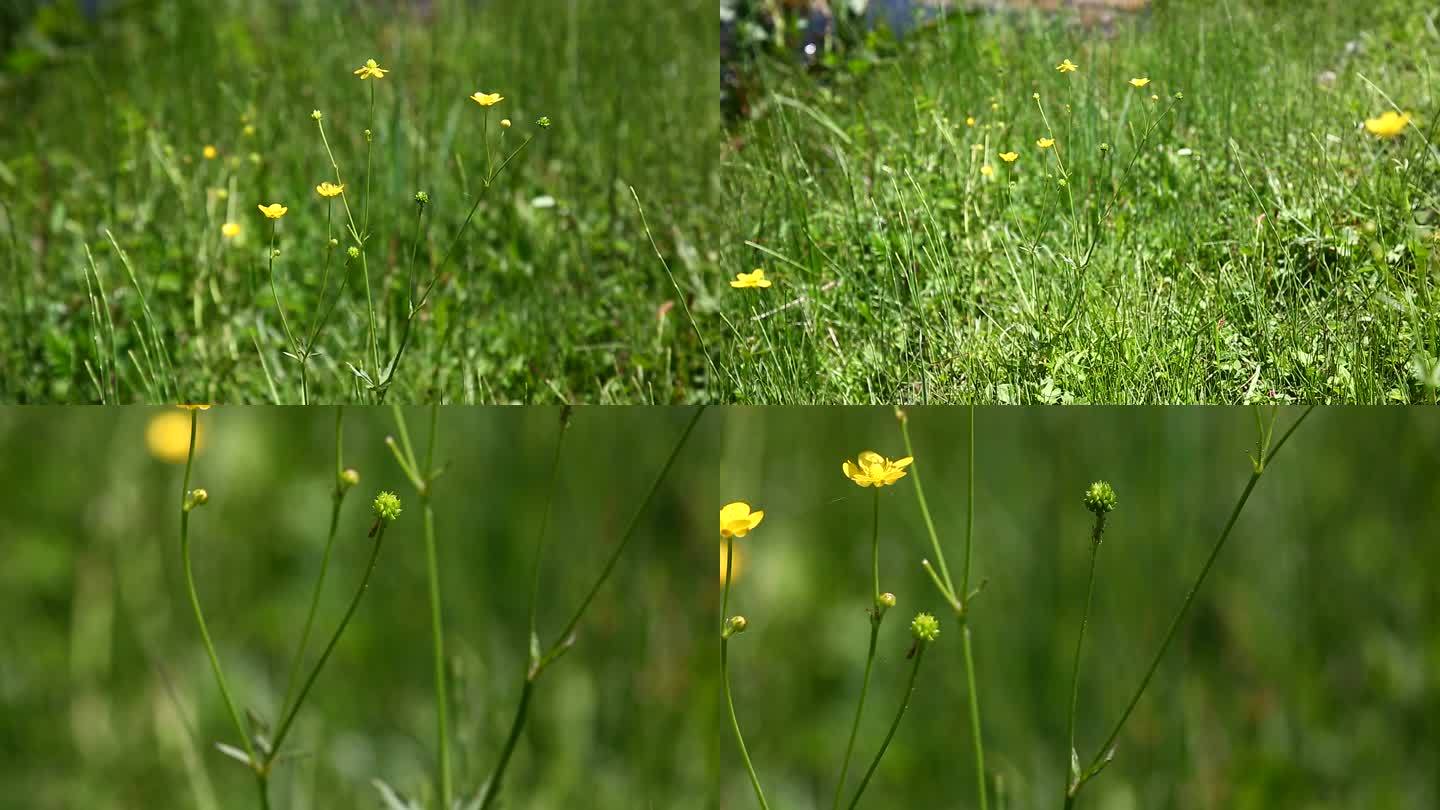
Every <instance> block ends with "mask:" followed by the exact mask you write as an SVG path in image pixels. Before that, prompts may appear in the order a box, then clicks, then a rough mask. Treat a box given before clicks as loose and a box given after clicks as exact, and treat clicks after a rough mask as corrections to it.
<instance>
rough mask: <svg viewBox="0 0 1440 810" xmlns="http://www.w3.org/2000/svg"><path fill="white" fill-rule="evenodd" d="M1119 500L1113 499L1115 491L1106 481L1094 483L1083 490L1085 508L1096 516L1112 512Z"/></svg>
mask: <svg viewBox="0 0 1440 810" xmlns="http://www.w3.org/2000/svg"><path fill="white" fill-rule="evenodd" d="M1118 502H1119V499H1117V498H1116V497H1115V489H1114V488H1113V487H1111V486H1110V483H1109V482H1108V481H1096V482H1095V483H1093V484H1091V485H1090V488H1089V489H1086V490H1085V508H1086V509H1089V510H1090V511H1091V512H1094V513H1095V514H1097V515H1103V514H1105V513H1106V512H1111V511H1114V509H1115V505H1116V504H1117V503H1118Z"/></svg>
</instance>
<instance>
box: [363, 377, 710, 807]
mask: <svg viewBox="0 0 1440 810" xmlns="http://www.w3.org/2000/svg"><path fill="white" fill-rule="evenodd" d="M392 410H393V412H394V417H395V424H396V432H397V433H398V435H399V437H400V438H399V440H398V441H397V440H396V439H395V438H393V437H389V438H387V439H386V442H385V443H386V445H387V446H388V447H389V448H390V451H391V453H392V455H394V457H395V460H396V462H397V463H398V464H399V465H400V468H401V470H402V471H403V472H404V473H405V476H406V478H407V479H409V481H410V483H411V485H412V486H413V487H414V488H415V492H416V495H417V496H418V497H419V500H420V503H421V509H422V511H423V513H424V515H423V518H424V520H423V524H424V531H425V548H426V568H427V574H428V576H427V580H428V583H429V593H430V611H431V636H432V643H433V653H434V662H433V664H434V677H435V711H436V747H437V752H438V753H437V774H436V790H437V795H438V797H439V805H438V806H439V807H441V808H443V809H444V810H450V808H454V807H461V806H463V807H465V808H467V810H488V808H492V807H495V806H498V802H499V797H500V792H501V787H502V786H503V783H504V777H505V773H506V771H507V769H508V768H509V765H510V761H511V759H512V757H513V756H514V754H515V750H516V747H517V745H518V743H519V741H520V735H521V734H522V732H524V730H525V726H526V723H527V722H528V720H529V717H530V714H529V712H530V704H531V701H532V698H533V696H534V691H535V687H536V684H537V683H538V682H539V680H540V677H541V675H543V674H544V673H545V671H546V670H547V669H548V668H549V667H550V666H551V665H552V664H554V663H555V662H556V661H557V660H559V659H560V657H561V656H563V655H564V654H565V653H567V652H569V650H570V648H571V647H572V646H574V644H575V641H576V631H577V628H578V626H579V624H580V621H581V620H582V619H583V618H584V617H585V614H586V612H587V611H588V610H589V608H590V605H591V604H592V603H593V602H594V600H595V597H596V595H597V594H598V593H599V592H600V589H601V588H602V587H604V585H605V583H606V581H607V580H609V578H610V575H611V573H612V572H613V571H614V570H615V566H616V565H617V564H618V563H619V561H620V557H621V556H622V555H623V554H624V552H625V549H626V547H627V546H628V545H629V544H630V541H631V540H632V539H633V538H634V536H635V534H636V532H637V530H638V529H639V526H640V519H641V517H643V516H644V514H645V513H646V512H647V511H648V509H649V507H650V504H651V502H652V501H654V499H655V496H656V494H657V493H658V492H659V491H660V487H661V485H662V484H663V483H664V482H665V480H666V479H667V478H668V477H669V474H670V469H671V468H672V467H673V466H674V464H675V461H676V459H677V458H678V457H679V455H680V451H681V450H682V449H683V448H684V447H685V445H686V443H687V442H688V441H689V438H690V435H691V433H692V432H693V431H694V429H695V425H696V424H697V423H698V422H699V421H700V417H701V416H703V415H704V412H705V408H704V407H703V406H702V407H699V408H696V409H695V411H694V413H693V415H692V416H691V418H690V421H689V422H688V423H687V424H686V426H685V429H684V431H683V432H682V433H681V434H680V437H679V439H678V440H677V441H676V443H675V445H674V447H673V448H672V449H671V451H670V455H669V456H668V457H667V458H666V460H665V464H664V466H662V467H661V469H660V471H659V473H658V474H657V475H656V476H655V478H654V480H653V481H652V483H651V485H650V488H649V490H648V491H647V493H646V495H645V498H644V500H643V501H641V503H640V506H639V507H638V508H637V509H636V510H635V512H634V513H633V514H632V516H631V518H630V521H629V523H628V524H627V526H626V528H625V531H624V533H623V534H622V535H621V537H620V540H619V542H618V543H617V544H616V546H615V548H614V549H613V550H612V551H611V552H610V555H609V557H607V558H606V561H605V563H604V564H603V565H602V566H601V569H600V572H599V574H598V575H597V576H596V578H595V580H594V582H593V584H592V585H591V587H590V589H589V590H588V591H587V592H586V594H585V596H584V597H583V598H582V600H581V601H580V604H579V606H578V607H577V608H576V609H575V611H574V613H573V614H571V617H570V619H569V620H568V621H567V622H566V623H565V626H564V628H563V629H562V630H561V631H560V633H559V635H558V636H557V637H556V640H555V641H554V642H553V643H551V644H550V645H548V646H547V645H545V644H543V643H542V642H541V640H540V635H539V632H538V629H537V623H536V613H537V610H538V607H539V603H540V583H541V576H540V575H541V566H542V563H543V560H544V550H545V542H546V533H547V531H548V528H549V523H550V511H551V505H552V502H553V499H554V494H555V489H556V482H557V480H558V476H559V469H560V459H561V450H562V448H563V446H564V438H565V434H566V433H567V431H568V429H569V427H570V422H571V415H572V414H571V409H570V408H569V407H568V406H567V407H565V408H562V409H561V412H560V420H559V421H560V424H559V432H558V435H557V437H556V441H555V452H554V455H553V457H552V459H551V463H550V476H549V486H548V489H547V490H546V496H545V506H544V509H543V512H542V514H541V522H540V531H539V534H538V536H537V537H536V541H535V565H534V569H533V570H534V575H533V577H532V579H531V586H530V600H529V606H530V607H529V651H528V656H527V659H526V665H525V668H524V670H523V672H522V673H521V684H520V697H519V701H518V703H517V705H516V708H515V718H514V720H513V721H512V722H511V726H510V732H509V734H508V735H507V736H506V739H505V742H504V744H503V746H502V748H501V752H500V756H499V759H498V760H497V762H496V763H495V766H494V768H493V769H492V770H491V772H490V775H489V777H488V778H487V779H485V781H484V782H482V783H481V784H480V786H479V787H478V788H477V789H475V790H474V791H473V796H472V798H470V799H468V800H462V799H460V798H458V794H459V793H460V788H458V787H457V786H456V784H455V782H456V780H455V776H454V774H453V769H452V763H451V756H450V747H451V740H450V734H451V732H450V731H449V728H448V706H449V687H448V684H447V680H446V677H445V644H444V625H443V621H442V611H441V605H442V602H443V600H442V589H441V584H440V578H439V565H438V562H437V557H438V554H437V544H436V540H435V525H434V512H433V510H432V508H431V504H430V499H431V497H432V494H433V484H434V482H435V480H436V479H437V478H439V476H440V475H441V473H442V472H443V467H436V466H435V459H434V452H435V447H436V435H437V423H438V420H439V409H438V406H434V405H432V406H431V407H430V410H429V430H428V433H427V439H426V444H425V454H424V456H423V457H421V456H417V455H416V453H415V449H414V445H413V444H412V442H411V440H410V435H409V430H408V428H407V427H406V423H405V417H404V414H403V412H402V411H401V410H400V408H399V407H397V406H392ZM377 508H379V505H378V504H377ZM376 784H377V786H378V787H380V789H381V792H382V794H383V795H385V796H387V797H398V796H399V792H398V791H396V790H395V789H394V788H392V787H390V786H389V785H386V784H384V783H383V782H381V781H379V780H376ZM395 801H396V802H400V800H399V799H398V798H397V799H395ZM462 801H463V805H462V803H461V802H462ZM402 804H403V803H402ZM409 806H414V805H413V804H412V805H409Z"/></svg>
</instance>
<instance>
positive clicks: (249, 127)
mask: <svg viewBox="0 0 1440 810" xmlns="http://www.w3.org/2000/svg"><path fill="white" fill-rule="evenodd" d="M240 133H241V134H242V135H244V136H245V137H247V138H253V137H254V136H255V125H254V124H246V125H245V128H244V129H242V130H240Z"/></svg>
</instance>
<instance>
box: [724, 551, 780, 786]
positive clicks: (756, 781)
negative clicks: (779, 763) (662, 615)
mask: <svg viewBox="0 0 1440 810" xmlns="http://www.w3.org/2000/svg"><path fill="white" fill-rule="evenodd" d="M726 568H727V569H728V568H729V562H728V561H727V562H726ZM720 688H721V689H723V690H724V692H725V708H726V709H727V710H728V711H729V713H730V728H731V730H732V731H734V732H735V742H736V743H737V744H738V745H739V746H740V759H741V761H743V762H744V763H745V772H746V773H747V774H749V775H750V786H751V787H752V788H754V789H755V800H756V801H758V802H759V803H760V810H770V805H769V804H768V803H766V801H765V791H764V790H761V788H760V777H758V776H756V775H755V766H754V764H752V763H751V762H750V752H749V751H748V750H747V749H746V748H745V737H744V736H743V735H741V733H740V721H739V720H738V719H737V718H736V717H735V699H734V698H733V697H732V696H731V694H730V639H728V638H721V639H720Z"/></svg>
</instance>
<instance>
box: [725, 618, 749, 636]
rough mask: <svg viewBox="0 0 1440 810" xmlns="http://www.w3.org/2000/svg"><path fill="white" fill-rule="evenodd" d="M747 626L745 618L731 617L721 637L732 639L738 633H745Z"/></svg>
mask: <svg viewBox="0 0 1440 810" xmlns="http://www.w3.org/2000/svg"><path fill="white" fill-rule="evenodd" d="M747 625H748V623H747V622H746V621H745V617H744V616H731V617H730V618H729V619H728V620H727V621H726V622H725V629H724V630H723V631H721V633H720V636H721V638H730V637H731V636H733V635H735V634H736V633H743V632H745V628H746V626H747Z"/></svg>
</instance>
